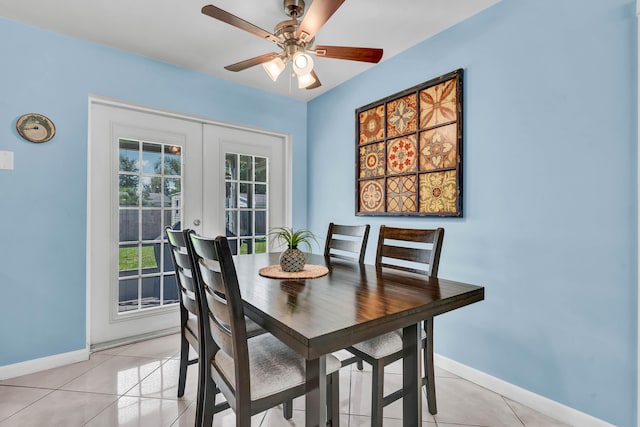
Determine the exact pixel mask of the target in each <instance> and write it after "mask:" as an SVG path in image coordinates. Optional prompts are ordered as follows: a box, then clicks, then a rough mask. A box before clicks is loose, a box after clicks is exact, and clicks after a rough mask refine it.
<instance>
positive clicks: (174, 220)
mask: <svg viewBox="0 0 640 427" xmlns="http://www.w3.org/2000/svg"><path fill="white" fill-rule="evenodd" d="M182 163H183V158H182V147H179V146H176V145H167V144H160V143H154V142H147V141H137V140H130V139H120V140H119V173H118V181H119V185H118V188H119V209H118V210H119V247H118V255H119V256H118V313H120V314H122V313H127V312H132V311H139V310H144V309H150V308H156V307H161V306H164V305H168V304H175V303H177V302H178V294H177V287H176V278H175V272H174V270H173V263H172V261H171V254H170V252H169V249H168V243H167V241H166V239H165V236H164V227H165V226H167V225H171V226H174V227H175V226H177V227H180V224H181V222H182V203H181V202H182V200H181V197H182V168H183V166H182Z"/></svg>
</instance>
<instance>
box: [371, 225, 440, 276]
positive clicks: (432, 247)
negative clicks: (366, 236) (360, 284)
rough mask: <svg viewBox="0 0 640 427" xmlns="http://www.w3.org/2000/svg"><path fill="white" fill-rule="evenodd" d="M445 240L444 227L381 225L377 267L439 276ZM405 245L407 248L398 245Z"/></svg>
mask: <svg viewBox="0 0 640 427" xmlns="http://www.w3.org/2000/svg"><path fill="white" fill-rule="evenodd" d="M443 238H444V228H436V229H413V228H396V227H387V226H384V225H381V226H380V235H379V237H378V248H377V251H376V267H385V268H395V269H398V270H403V271H411V272H414V273H420V274H426V275H427V276H431V277H437V276H438V266H439V264H440V252H441V251H442V241H443ZM402 242H407V246H398V245H399V244H402ZM391 261H400V263H397V264H396V263H393V262H391ZM403 261H404V262H405V263H403ZM407 262H408V264H406V263H407Z"/></svg>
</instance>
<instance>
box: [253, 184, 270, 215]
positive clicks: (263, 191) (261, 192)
mask: <svg viewBox="0 0 640 427" xmlns="http://www.w3.org/2000/svg"><path fill="white" fill-rule="evenodd" d="M254 200H255V205H256V209H266V208H267V184H256V194H255V197H254Z"/></svg>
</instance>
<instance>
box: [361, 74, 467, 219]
mask: <svg viewBox="0 0 640 427" xmlns="http://www.w3.org/2000/svg"><path fill="white" fill-rule="evenodd" d="M462 135H463V132H462V69H458V70H456V71H453V72H451V73H448V74H445V75H443V76H440V77H438V78H435V79H433V80H429V81H428V82H425V83H422V84H420V85H417V86H414V87H412V88H410V89H407V90H404V91H402V92H399V93H396V94H394V95H391V96H388V97H386V98H384V99H381V100H379V101H376V102H373V103H371V104H369V105H365V106H364V107H360V108H358V109H357V110H356V189H355V190H356V215H389V216H453V217H460V216H462Z"/></svg>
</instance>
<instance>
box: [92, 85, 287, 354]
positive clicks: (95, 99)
mask: <svg viewBox="0 0 640 427" xmlns="http://www.w3.org/2000/svg"><path fill="white" fill-rule="evenodd" d="M94 105H103V106H110V107H116V108H123V109H129V110H132V111H136V112H143V113H150V114H154V115H159V116H163V117H168V118H176V119H181V120H188V121H193V122H197V123H201V124H202V125H205V124H212V125H216V126H221V127H227V128H231V129H239V130H245V131H250V132H254V133H262V134H265V135H271V136H276V137H278V138H280V139H281V140H282V141H283V144H284V149H283V152H284V153H285V159H283V162H284V165H285V170H284V171H283V173H284V180H285V194H284V195H283V202H284V212H285V215H284V218H285V223H286V225H288V226H290V225H291V223H292V189H293V182H292V181H293V179H292V159H293V156H292V144H291V136H290V135H289V134H285V133H280V132H275V131H270V130H265V129H260V128H254V127H250V126H241V125H238V124H233V123H227V122H221V121H216V120H211V119H209V118H206V117H200V116H190V115H186V114H182V113H177V112H173V111H168V110H162V109H158V108H152V107H148V106H144V105H139V104H132V103H128V102H124V101H120V100H116V99H113V98H108V97H102V96H96V95H90V96H89V99H88V111H89V120H88V138H87V224H86V227H87V228H86V233H87V240H86V259H85V264H86V284H85V288H86V323H85V325H86V347H87V348H88V349H90V346H91V326H92V325H91V316H92V312H91V296H92V295H91V277H92V273H93V272H92V270H91V247H92V243H93V242H92V228H91V227H92V225H93V223H92V218H93V217H92V208H91V200H92V196H93V194H92V191H91V188H92V187H91V184H92V168H91V162H90V159H91V154H92V152H91V150H92V143H91V138H92V125H91V123H92V109H93V106H94ZM199 215H200V214H199ZM146 336H148V335H146ZM135 339H136V337H132V338H131V340H132V341H133V340H135Z"/></svg>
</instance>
